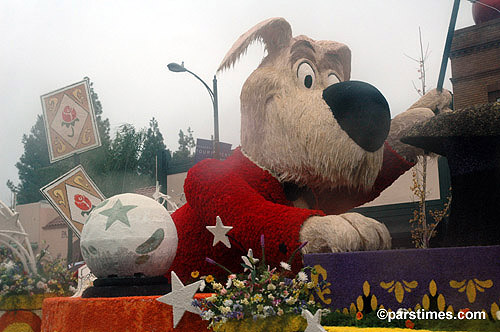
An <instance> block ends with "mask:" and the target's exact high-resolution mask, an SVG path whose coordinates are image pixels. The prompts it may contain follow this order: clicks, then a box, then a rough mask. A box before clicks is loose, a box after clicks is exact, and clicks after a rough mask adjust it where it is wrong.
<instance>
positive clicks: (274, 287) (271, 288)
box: [267, 284, 276, 291]
mask: <svg viewBox="0 0 500 332" xmlns="http://www.w3.org/2000/svg"><path fill="white" fill-rule="evenodd" d="M275 289H276V286H274V284H269V285H267V290H270V291H273V290H275Z"/></svg>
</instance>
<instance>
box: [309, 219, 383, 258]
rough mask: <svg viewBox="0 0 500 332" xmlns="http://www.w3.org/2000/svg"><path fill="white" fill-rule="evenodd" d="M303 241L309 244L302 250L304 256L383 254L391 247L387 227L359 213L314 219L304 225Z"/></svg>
mask: <svg viewBox="0 0 500 332" xmlns="http://www.w3.org/2000/svg"><path fill="white" fill-rule="evenodd" d="M300 241H301V242H304V241H308V244H307V246H305V247H304V248H303V249H302V253H304V254H307V253H320V252H345V251H358V250H379V249H389V248H390V246H391V236H390V234H389V231H388V230H387V228H386V227H385V225H383V224H381V223H379V222H378V221H376V220H374V219H372V218H368V217H365V216H363V215H361V214H359V213H345V214H341V215H329V216H314V217H310V218H309V219H307V220H306V221H305V222H304V224H303V225H302V229H301V231H300Z"/></svg>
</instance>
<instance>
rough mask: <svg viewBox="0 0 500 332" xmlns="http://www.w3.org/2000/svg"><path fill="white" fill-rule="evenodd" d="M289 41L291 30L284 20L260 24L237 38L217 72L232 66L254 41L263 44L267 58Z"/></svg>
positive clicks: (276, 18)
mask: <svg viewBox="0 0 500 332" xmlns="http://www.w3.org/2000/svg"><path fill="white" fill-rule="evenodd" d="M290 39H292V28H291V27H290V24H289V23H288V22H287V21H286V20H285V19H284V18H281V17H274V18H270V19H268V20H265V21H263V22H260V23H259V24H257V25H256V26H254V27H253V28H251V29H250V30H248V31H247V32H245V33H244V34H243V35H241V36H240V38H238V40H237V41H236V42H235V43H234V44H233V47H231V49H230V50H229V52H227V54H226V56H225V57H224V60H222V63H221V64H220V66H219V69H217V72H219V71H221V70H224V69H229V68H230V67H231V66H232V65H234V63H235V62H236V61H238V59H239V58H240V56H241V55H242V54H243V53H245V51H246V49H247V48H248V46H249V45H250V44H251V43H252V42H254V41H256V40H260V41H262V42H263V43H264V46H265V49H266V50H267V54H268V56H269V55H273V54H275V53H277V52H278V51H279V50H280V49H281V48H283V47H286V46H288V44H289V43H290Z"/></svg>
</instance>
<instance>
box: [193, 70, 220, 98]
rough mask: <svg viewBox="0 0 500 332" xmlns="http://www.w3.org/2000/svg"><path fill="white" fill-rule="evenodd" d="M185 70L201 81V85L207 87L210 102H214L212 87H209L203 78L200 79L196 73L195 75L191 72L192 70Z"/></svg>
mask: <svg viewBox="0 0 500 332" xmlns="http://www.w3.org/2000/svg"><path fill="white" fill-rule="evenodd" d="M186 71H187V72H188V73H190V74H191V75H193V76H194V77H196V78H197V79H198V80H199V81H200V82H201V83H203V85H204V86H205V88H206V89H207V91H208V93H209V94H210V99H212V103H214V98H215V97H214V92H213V91H212V89H210V87H209V86H208V85H207V83H205V81H204V80H202V79H201V78H200V77H199V76H198V75H196V74H195V73H193V72H192V71H190V70H188V69H186Z"/></svg>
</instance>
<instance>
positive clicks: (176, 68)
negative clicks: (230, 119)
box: [167, 62, 220, 159]
mask: <svg viewBox="0 0 500 332" xmlns="http://www.w3.org/2000/svg"><path fill="white" fill-rule="evenodd" d="M167 67H168V70H170V71H173V72H174V73H180V72H188V73H190V74H191V75H193V76H194V77H196V78H197V79H198V80H199V81H200V82H201V83H203V85H204V86H205V88H206V89H207V91H208V94H209V95H210V99H212V105H213V107H214V146H215V149H214V150H215V153H214V158H215V159H220V151H219V107H218V100H217V77H216V76H215V75H214V79H213V89H210V87H209V86H208V85H207V83H205V81H203V80H202V79H201V78H200V77H199V76H198V75H196V74H195V73H193V72H192V71H190V70H188V69H187V68H186V67H184V62H183V63H182V64H181V65H180V64H178V63H174V62H172V63H169V64H168V65H167Z"/></svg>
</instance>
